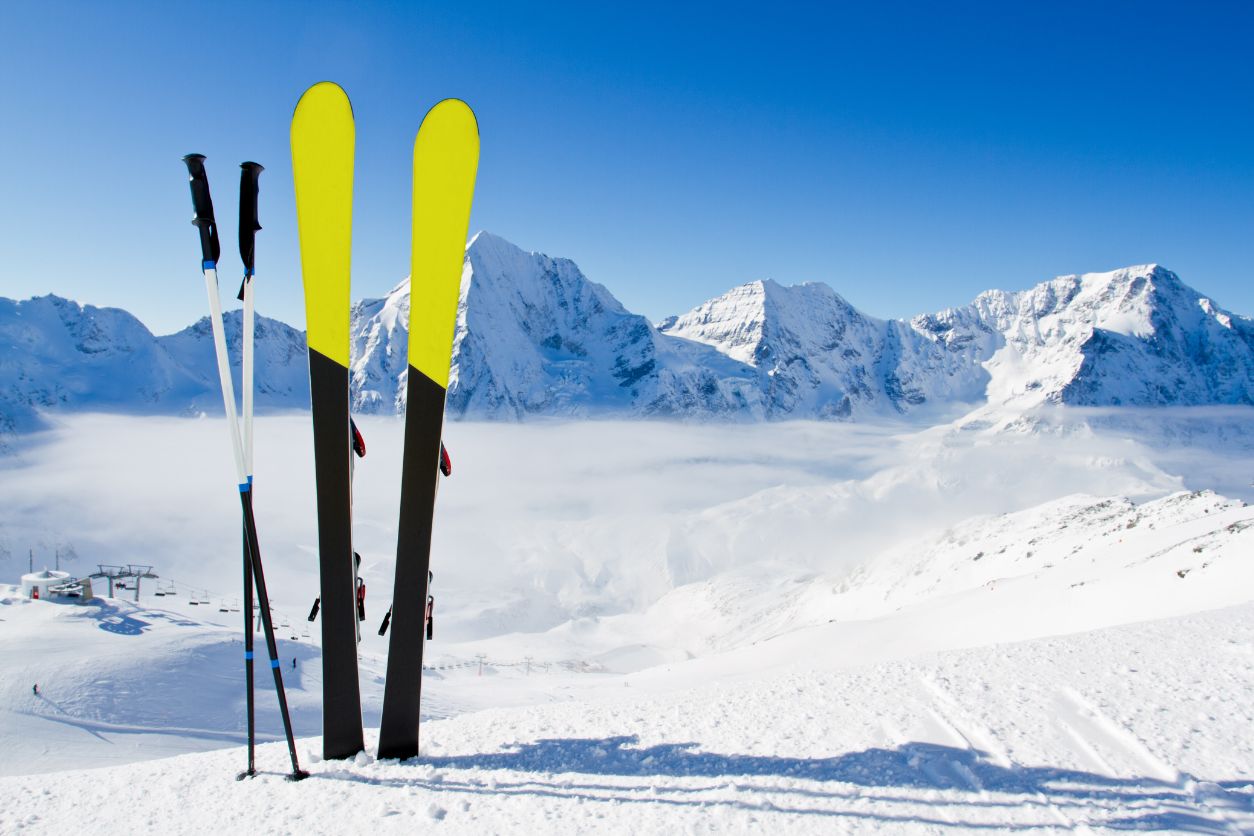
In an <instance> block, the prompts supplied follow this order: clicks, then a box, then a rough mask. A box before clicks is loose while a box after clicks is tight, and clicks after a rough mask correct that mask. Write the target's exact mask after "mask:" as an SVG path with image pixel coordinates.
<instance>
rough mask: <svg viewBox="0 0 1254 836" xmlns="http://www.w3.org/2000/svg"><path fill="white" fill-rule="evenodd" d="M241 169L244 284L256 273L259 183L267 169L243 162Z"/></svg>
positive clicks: (242, 295)
mask: <svg viewBox="0 0 1254 836" xmlns="http://www.w3.org/2000/svg"><path fill="white" fill-rule="evenodd" d="M239 167H240V172H239V257H240V260H241V261H243V262H244V282H247V281H248V280H249V279H250V278H251V277H252V276H253V273H254V272H255V271H256V270H255V257H256V250H257V232H258V230H260V229H261V223H260V222H259V221H258V220H257V194H258V192H259V191H260V186H259V184H258V181H259V180H260V178H261V172H263V171H265V170H266V169H265V166H263V165H262V164H261V163H254V162H243V163H240V164H239ZM239 299H240V301H241V302H242V301H243V300H244V285H243V284H241V285H240V288H239Z"/></svg>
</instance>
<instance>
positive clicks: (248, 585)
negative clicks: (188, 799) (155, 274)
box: [183, 154, 309, 781]
mask: <svg viewBox="0 0 1254 836" xmlns="http://www.w3.org/2000/svg"><path fill="white" fill-rule="evenodd" d="M183 162H184V163H186V165H187V173H188V180H189V182H190V184H191V191H192V206H193V208H194V210H195V216H194V217H193V218H192V223H193V224H195V226H196V228H197V230H198V231H199V232H200V254H201V270H202V271H203V273H204V277H205V290H206V292H207V293H208V296H209V320H210V325H211V326H212V329H213V345H214V351H215V353H216V355H217V362H218V379H219V383H220V384H221V387H222V405H223V408H224V409H225V410H226V422H227V427H228V429H229V430H230V435H231V450H232V453H233V454H234V458H235V473H236V481H237V482H238V484H239V496H240V506H241V508H242V510H243V522H244V524H243V535H244V536H243V541H244V544H243V545H244V547H243V557H244V607H243V611H244V666H245V671H246V677H247V688H248V709H247V710H248V768H247V769H246V770H244V771H243V772H241V773H240V774H239V775H238V776H237V777H238V778H240V779H243V778H248V777H251V776H253V775H255V774H256V769H255V768H254V748H255V730H254V709H253V624H252V609H253V606H252V598H253V586H254V584H255V585H256V591H257V599H258V604H259V607H260V610H261V621H262V625H263V627H264V631H265V636H266V649H267V651H268V652H269V655H270V669H271V671H272V672H273V674H274V689H275V692H276V693H277V695H278V699H279V711H280V713H281V714H282V716H283V731H284V733H285V735H286V736H287V751H288V755H289V756H290V757H291V760H292V772H291V774H290V775H289V776H288V777H289V779H291V780H294V781H299V780H300V779H302V778H305V777H307V776H308V774H309V773H307V772H305V771H304V770H302V769H301V768H300V763H299V762H298V761H297V759H296V741H295V739H294V738H293V736H292V721H291V717H290V716H289V714H288V710H287V695H286V693H285V692H284V690H283V674H282V672H281V671H280V670H279V653H278V643H277V642H276V641H275V637H274V623H273V621H272V620H271V616H270V596H269V594H268V593H267V592H266V576H265V572H264V570H263V569H262V565H261V547H260V545H259V544H258V542H257V523H256V519H255V518H254V516H253V473H252V462H253V324H254V323H253V275H254V264H255V260H254V254H255V245H256V233H257V230H259V229H261V225H260V224H259V223H257V193H258V178H259V177H260V176H261V172H262V170H263V169H262V166H261V165H260V164H258V163H254V162H246V163H241V165H240V169H241V172H240V212H239V251H240V258H241V259H242V260H243V262H244V281H243V284H242V285H241V286H240V292H239V298H240V299H241V300H242V301H243V302H244V316H243V320H244V321H243V331H244V333H243V343H244V346H243V358H242V369H241V372H242V378H243V379H242V384H243V390H244V433H243V438H241V436H240V427H239V419H238V416H237V414H236V410H235V387H234V384H233V383H232V382H231V366H230V361H229V360H228V359H227V351H226V332H225V329H224V327H223V324H222V300H221V298H220V297H219V291H218V270H217V267H218V256H219V255H220V251H221V250H220V245H219V242H218V225H217V222H216V221H215V220H214V215H213V199H212V197H211V196H210V194H209V178H208V175H207V174H206V173H205V158H204V156H203V155H201V154H188V155H187V156H186V157H184V158H183Z"/></svg>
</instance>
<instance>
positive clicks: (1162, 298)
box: [0, 232, 1254, 430]
mask: <svg viewBox="0 0 1254 836" xmlns="http://www.w3.org/2000/svg"><path fill="white" fill-rule="evenodd" d="M408 310H409V282H408V280H405V281H402V282H401V283H400V284H398V285H397V286H396V287H395V288H394V289H393V290H392V291H391V292H390V293H389V294H388V295H387V296H385V297H383V298H381V299H365V300H363V301H361V302H359V303H357V304H356V305H355V306H354V307H353V309H352V340H353V345H352V356H353V365H352V389H353V404H354V408H355V409H356V410H357V411H359V412H376V413H390V412H395V411H398V410H401V409H403V408H404V398H405V394H404V393H405V378H406V374H407V373H406V362H405V357H406V350H405V349H406V343H407V339H408V331H407V328H408V322H409V317H408ZM227 327H228V334H229V336H230V338H231V340H232V341H238V339H239V316H238V313H233V314H230V315H229V316H228V322H227ZM257 341H258V342H257V344H258V351H259V353H260V355H261V357H260V359H259V364H260V365H259V369H261V370H262V373H260V374H259V376H258V385H259V387H260V390H261V391H259V393H258V403H259V404H260V405H261V406H262V407H268V408H293V407H295V408H303V407H304V406H305V405H306V404H307V402H308V388H307V387H308V384H307V381H306V376H305V375H306V373H305V366H304V364H305V359H304V350H303V343H304V336H303V334H302V333H301V332H299V331H297V330H295V329H293V328H291V327H289V326H287V325H284V324H283V323H280V322H277V321H274V320H268V319H264V318H263V319H262V320H261V323H260V325H259V330H258V336H257ZM0 343H3V344H4V345H5V348H6V351H4V352H3V354H0V384H3V391H4V392H5V394H4V395H0V398H3V400H2V401H0V421H3V422H4V427H3V428H7V429H10V430H14V429H19V430H20V429H23V428H26V427H28V426H31V425H33V424H34V423H35V422H36V421H37V418H36V414H37V411H38V410H42V409H108V410H117V411H134V412H148V413H167V414H170V413H173V414H179V413H197V412H200V411H202V410H205V409H212V408H214V407H213V403H214V400H215V398H216V393H215V390H216V372H215V370H214V368H213V363H214V355H213V351H212V348H211V345H210V334H209V330H208V327H207V320H202V321H201V322H198V323H196V324H195V325H192V326H190V327H189V328H187V329H185V330H183V331H181V332H179V333H178V334H173V335H170V336H162V337H154V336H153V335H152V334H151V333H150V332H148V330H147V329H146V328H144V326H143V325H142V324H141V323H140V322H139V321H138V320H136V319H135V318H134V317H132V316H130V315H129V314H127V313H126V312H124V311H120V310H115V309H101V308H94V307H91V306H80V305H77V304H76V303H73V302H68V301H66V300H64V299H59V298H57V297H54V296H46V297H42V298H35V299H30V300H26V301H23V302H15V301H12V300H0ZM235 354H236V355H238V352H235ZM237 374H238V370H237ZM1043 403H1061V404H1070V405H1083V406H1118V405H1141V406H1147V405H1199V404H1251V403H1254V320H1251V319H1250V318H1249V317H1245V316H1240V315H1237V314H1233V313H1230V312H1228V311H1225V310H1223V309H1222V308H1220V307H1219V306H1218V305H1217V304H1215V303H1214V302H1213V301H1212V300H1210V299H1208V298H1206V297H1205V296H1202V295H1201V294H1200V293H1198V292H1197V291H1195V290H1193V289H1192V288H1190V287H1188V286H1187V285H1185V284H1184V283H1183V282H1181V280H1180V279H1179V277H1178V276H1176V275H1175V274H1174V273H1172V272H1171V271H1169V270H1166V269H1164V268H1162V267H1160V266H1158V265H1154V264H1149V265H1141V266H1135V267H1127V268H1124V269H1121V270H1114V271H1111V272H1108V273H1087V274H1084V275H1071V276H1061V277H1058V278H1055V279H1052V280H1050V281H1047V282H1044V283H1042V284H1039V285H1037V286H1036V287H1034V288H1032V289H1030V290H1026V291H1018V292H1012V291H1001V290H991V291H987V292H985V293H983V294H981V295H980V296H979V297H977V298H976V299H975V300H974V301H973V302H971V303H970V304H968V305H964V306H962V307H958V308H950V309H947V310H944V311H941V312H939V313H935V314H922V315H919V316H916V317H914V318H912V319H910V320H908V321H907V320H887V321H885V320H880V319H876V318H874V317H870V316H867V315H866V314H863V313H861V312H860V311H858V310H857V309H856V308H854V307H853V306H852V305H850V304H849V303H848V302H847V301H845V300H844V299H843V298H842V297H841V296H840V295H839V294H837V293H836V292H835V291H834V290H832V289H831V288H830V287H828V286H826V285H824V284H821V283H810V282H807V283H804V284H800V285H795V286H792V287H785V286H783V285H780V284H778V283H776V282H774V281H771V280H769V279H768V280H763V281H756V282H751V283H749V284H746V285H742V286H740V287H737V288H734V289H732V290H730V291H728V292H727V293H726V294H724V295H722V296H720V297H718V298H716V299H711V300H709V301H708V302H705V303H703V304H701V305H699V306H697V307H696V308H694V309H693V310H691V311H689V312H687V313H685V314H683V315H680V316H673V317H669V318H667V319H666V320H664V321H663V322H662V323H660V324H659V325H657V326H654V325H653V324H652V323H650V322H649V321H648V320H647V319H646V318H645V317H643V316H640V315H638V314H634V313H632V312H630V311H628V310H627V309H626V308H624V307H623V306H622V304H621V303H620V302H619V301H618V300H617V299H616V298H614V296H613V294H611V293H610V292H609V290H607V289H606V288H605V287H603V286H601V285H599V284H597V283H595V282H592V281H590V280H589V279H587V278H586V277H585V276H584V275H583V273H582V272H581V271H580V270H579V268H578V266H576V265H575V263H574V262H572V261H570V260H569V259H562V258H552V257H550V256H547V255H543V254H541V253H535V252H526V251H524V250H522V249H520V248H518V247H516V246H514V245H513V244H511V243H509V242H508V241H505V240H504V239H502V238H499V237H497V236H495V235H492V234H490V233H487V232H480V233H478V234H477V235H476V236H475V237H474V238H473V239H472V240H471V242H470V244H469V245H468V246H467V248H466V261H465V266H464V268H463V272H462V286H461V297H460V301H459V304H458V311H457V330H456V336H455V340H454V350H453V358H452V374H451V377H450V387H449V412H450V414H451V415H453V416H454V417H476V418H490V419H507V420H517V419H523V418H526V417H528V416H541V415H548V416H552V415H557V416H568V417H582V416H602V415H604V416H610V415H614V416H645V417H698V418H726V419H733V420H763V419H781V418H829V419H861V418H867V417H873V416H899V415H904V414H912V413H913V414H926V413H927V411H929V410H930V411H935V412H940V411H946V410H949V411H952V410H953V408H954V407H960V406H961V407H978V406H984V405H993V406H1001V405H1005V406H1013V407H1016V408H1024V407H1032V406H1036V405H1040V404H1043Z"/></svg>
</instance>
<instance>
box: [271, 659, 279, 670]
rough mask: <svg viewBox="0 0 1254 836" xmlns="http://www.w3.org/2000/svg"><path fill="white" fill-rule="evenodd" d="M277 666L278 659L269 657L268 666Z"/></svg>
mask: <svg viewBox="0 0 1254 836" xmlns="http://www.w3.org/2000/svg"><path fill="white" fill-rule="evenodd" d="M278 666H279V660H278V659H271V660H270V667H272V668H277V667H278Z"/></svg>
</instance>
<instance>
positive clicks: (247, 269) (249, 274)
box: [244, 267, 256, 279]
mask: <svg viewBox="0 0 1254 836" xmlns="http://www.w3.org/2000/svg"><path fill="white" fill-rule="evenodd" d="M255 272H256V271H254V270H253V269H252V268H251V267H245V268H244V278H246V279H251V278H252V277H253V274H254V273H255Z"/></svg>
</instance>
